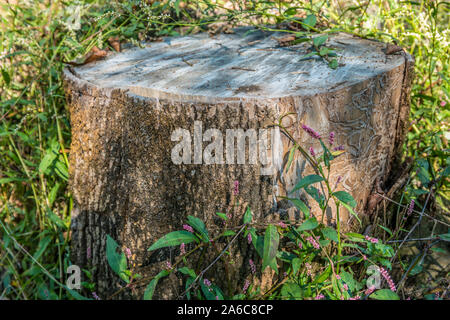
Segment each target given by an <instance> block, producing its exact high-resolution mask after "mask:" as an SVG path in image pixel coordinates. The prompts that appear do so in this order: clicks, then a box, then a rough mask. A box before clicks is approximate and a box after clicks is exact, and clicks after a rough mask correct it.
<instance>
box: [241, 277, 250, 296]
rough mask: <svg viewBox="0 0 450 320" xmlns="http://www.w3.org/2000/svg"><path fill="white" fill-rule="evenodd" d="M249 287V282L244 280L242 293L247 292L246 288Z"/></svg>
mask: <svg viewBox="0 0 450 320" xmlns="http://www.w3.org/2000/svg"><path fill="white" fill-rule="evenodd" d="M249 286H250V281H248V280H245V283H244V287H243V288H242V292H243V293H245V292H247V289H248V287H249Z"/></svg>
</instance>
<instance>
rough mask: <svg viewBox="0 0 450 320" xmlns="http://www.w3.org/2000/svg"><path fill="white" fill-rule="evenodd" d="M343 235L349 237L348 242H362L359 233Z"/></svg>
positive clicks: (361, 236) (362, 238) (362, 237)
mask: <svg viewBox="0 0 450 320" xmlns="http://www.w3.org/2000/svg"><path fill="white" fill-rule="evenodd" d="M345 235H346V236H347V237H349V238H350V240H352V241H358V242H361V241H364V236H363V235H362V234H360V233H354V232H348V233H346V234H345Z"/></svg>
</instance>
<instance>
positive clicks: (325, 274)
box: [313, 265, 331, 283]
mask: <svg viewBox="0 0 450 320" xmlns="http://www.w3.org/2000/svg"><path fill="white" fill-rule="evenodd" d="M330 275H331V265H329V266H328V267H327V268H326V269H325V271H324V272H322V273H321V274H319V275H318V276H317V277H316V279H315V280H314V282H313V283H322V282H324V281H325V280H327V279H328V278H329V277H330Z"/></svg>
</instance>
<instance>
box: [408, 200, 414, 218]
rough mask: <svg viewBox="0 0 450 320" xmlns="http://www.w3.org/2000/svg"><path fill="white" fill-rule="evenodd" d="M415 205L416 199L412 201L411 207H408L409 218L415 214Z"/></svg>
mask: <svg viewBox="0 0 450 320" xmlns="http://www.w3.org/2000/svg"><path fill="white" fill-rule="evenodd" d="M414 204H415V202H414V199H412V200H411V203H410V204H409V207H408V216H410V215H411V213H412V212H413V209H414Z"/></svg>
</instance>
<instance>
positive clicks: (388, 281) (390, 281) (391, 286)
mask: <svg viewBox="0 0 450 320" xmlns="http://www.w3.org/2000/svg"><path fill="white" fill-rule="evenodd" d="M380 272H381V275H382V276H383V278H384V279H386V281H387V283H388V285H389V288H390V289H391V291H394V292H395V291H397V288H396V287H395V283H394V281H393V280H392V278H391V276H390V275H389V273H388V272H387V271H386V269H384V268H383V267H380Z"/></svg>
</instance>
